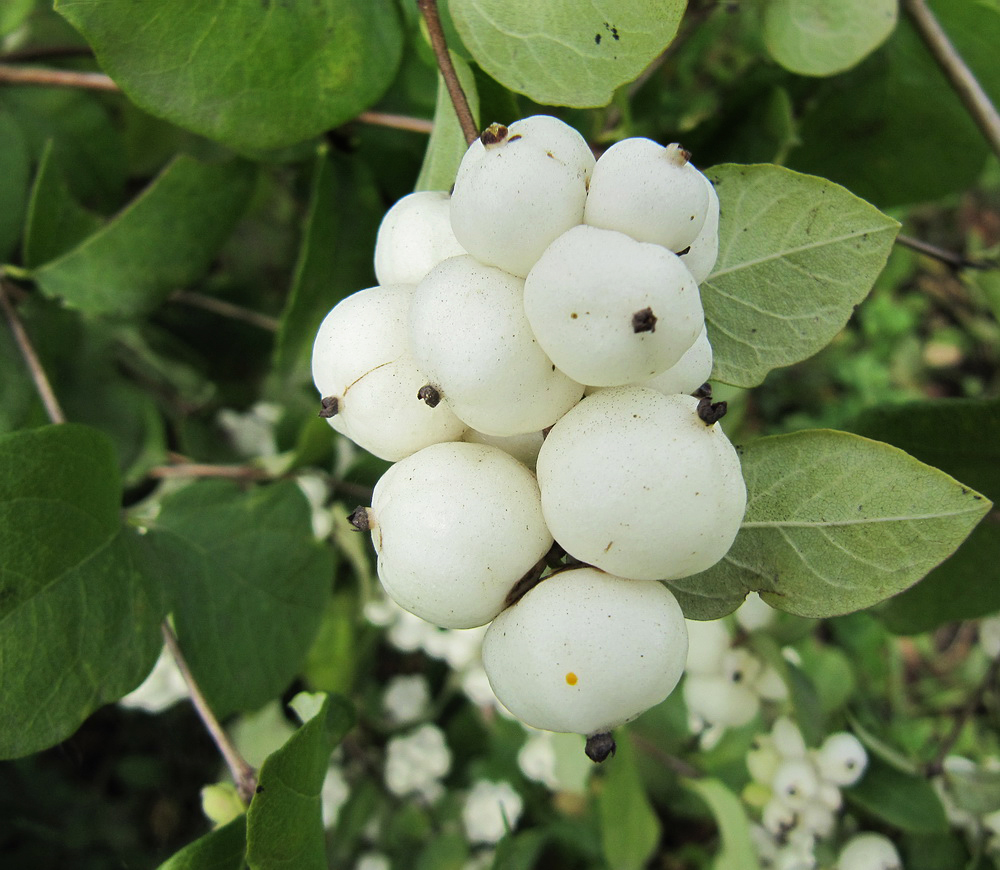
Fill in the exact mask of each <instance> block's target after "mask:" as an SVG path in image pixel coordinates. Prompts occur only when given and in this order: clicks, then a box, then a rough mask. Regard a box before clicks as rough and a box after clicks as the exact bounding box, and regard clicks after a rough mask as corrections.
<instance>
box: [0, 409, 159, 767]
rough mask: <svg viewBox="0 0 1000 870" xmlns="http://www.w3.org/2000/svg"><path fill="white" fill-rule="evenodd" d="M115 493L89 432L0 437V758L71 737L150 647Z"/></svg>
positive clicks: (109, 466)
mask: <svg viewBox="0 0 1000 870" xmlns="http://www.w3.org/2000/svg"><path fill="white" fill-rule="evenodd" d="M120 502H121V486H120V484H119V479H118V469H117V462H116V459H115V454H114V450H113V448H112V446H111V444H110V442H109V441H108V439H107V438H106V437H105V436H104V435H103V434H101V433H100V432H98V431H97V430H94V429H90V428H88V427H86V426H79V425H75V424H66V425H61V426H45V427H42V428H40V429H33V430H28V431H22V432H15V433H13V434H11V435H5V436H2V437H0V697H2V698H3V712H4V715H3V717H2V719H0V723H2V724H0V757H3V758H11V757H17V756H22V755H27V754H29V753H32V752H37V751H39V750H41V749H44V748H46V747H48V746H51V745H53V744H55V743H58V742H59V741H60V740H63V739H65V738H66V737H68V736H70V735H71V734H72V733H73V731H75V730H76V728H77V727H78V726H79V725H80V723H81V722H82V721H83V720H84V719H85V718H87V716H89V715H90V714H91V713H92V712H93V711H94V710H96V709H97V708H98V707H100V706H102V705H104V704H107V703H109V702H111V701H115V700H117V699H118V698H120V697H121V696H122V695H124V694H126V693H127V692H128V691H130V690H131V689H133V688H135V687H136V686H137V685H138V684H139V683H140V682H141V681H142V679H143V677H145V676H146V674H148V673H149V671H150V670H151V669H152V667H153V664H154V662H155V661H156V658H157V656H158V655H159V652H160V648H161V646H162V639H161V637H160V632H159V623H160V620H161V619H162V616H163V605H162V601H161V600H160V595H159V591H158V590H157V589H155V588H153V587H151V586H150V585H149V584H147V582H146V581H145V578H144V573H143V567H144V552H143V550H142V547H141V539H139V537H138V536H137V535H134V534H133V533H132V532H130V531H129V530H124V529H122V528H121V527H120V524H119V518H118V513H119V505H120Z"/></svg>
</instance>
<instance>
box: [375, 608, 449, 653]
mask: <svg viewBox="0 0 1000 870" xmlns="http://www.w3.org/2000/svg"><path fill="white" fill-rule="evenodd" d="M397 606H398V605H397ZM399 609H400V610H401V611H402V613H401V614H400V616H399V617H398V618H397V619H396V621H395V622H393V623H392V625H390V626H389V631H388V632H387V637H388V638H389V643H391V644H392V645H393V646H394V647H396V649H398V650H399V651H400V652H416V651H417V650H418V649H423V648H424V646H425V645H426V643H427V641H428V638H430V637H432V636H433V635H434V634H435V632H436V630H437V629H436V628H435V627H434V626H433V625H431V624H430V623H429V622H428V621H427V620H426V619H421V618H420V617H419V616H414V615H413V614H412V613H409V612H407V611H405V610H403V608H401V607H400V608H399Z"/></svg>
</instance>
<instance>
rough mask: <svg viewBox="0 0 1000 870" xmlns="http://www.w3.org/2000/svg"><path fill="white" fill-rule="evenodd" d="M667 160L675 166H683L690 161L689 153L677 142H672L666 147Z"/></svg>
mask: <svg viewBox="0 0 1000 870" xmlns="http://www.w3.org/2000/svg"><path fill="white" fill-rule="evenodd" d="M666 155H667V159H668V160H669V161H670V162H671V163H673V164H675V165H676V166H683V165H684V164H685V163H689V162H690V161H691V152H690V151H687V150H685V149H684V148H681V146H680V143H679V142H672V143H671V144H670V145H668V146H667V150H666Z"/></svg>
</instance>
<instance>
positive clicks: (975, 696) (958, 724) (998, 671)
mask: <svg viewBox="0 0 1000 870" xmlns="http://www.w3.org/2000/svg"><path fill="white" fill-rule="evenodd" d="M998 676H1000V658H995V659H993V661H992V662H991V663H990V666H989V669H988V670H987V671H986V674H985V676H984V677H983V679H982V682H980V684H979V685H978V686H977V687H976V691H975V692H973V693H972V697H971V698H969V701H968V703H967V704H966V705H965V707H964V708H963V709H962V710H961V712H960V713H958V714H957V715H956V716H955V717H954V720H953V722H952V726H951V731H949V732H948V735H947V736H946V737H945V738H944V740H942V741H941V743H940V744H939V745H938V749H937V752H936V753H935V754H934V758H933V760H932V761H931V762H930V763H929V764H928V765H927V767H926V773H927V775H928V776H940V775H941V774H942V773H944V762H945V759H946V758H947V757H948V756H949V755H950V754H951V750H952V749H954V747H955V744H956V743H957V742H958V738H959V737H961V736H962V731H963V730H965V726H966V725H968V724H969V720H970V719H972V717H973V716H974V715H975V714H976V710H977V709H979V705H980V704H982V702H983V696H984V695H985V694H986V692H987V690H988V689H989V688H990V686H992V685H993V684H994V683H996V681H997V677H998Z"/></svg>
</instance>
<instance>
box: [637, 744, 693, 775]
mask: <svg viewBox="0 0 1000 870" xmlns="http://www.w3.org/2000/svg"><path fill="white" fill-rule="evenodd" d="M629 739H630V740H631V741H632V743H633V745H634V746H635V747H636V749H639V750H641V751H642V752H644V753H646V755H650V756H652V757H653V758H655V759H656V760H657V761H659V762H660V764H662V765H663V766H664V767H666V768H667V769H668V770H672V771H673V772H674V773H676V774H677V775H678V776H683V777H686V778H687V779H700V778H701V777H703V776H704V775H705V774H703V773H702V772H701V771H700V770H698V768H697V767H695V766H694V765H693V764H688V762H686V761H685V760H684V759H683V758H678V757H677V756H676V755H671V754H670V753H669V752H665V751H664V750H662V749H660V747H659V746H657V745H656V744H654V743H650V742H649V741H648V740H646V738H645V737H640V736H639V735H638V734H629Z"/></svg>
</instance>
